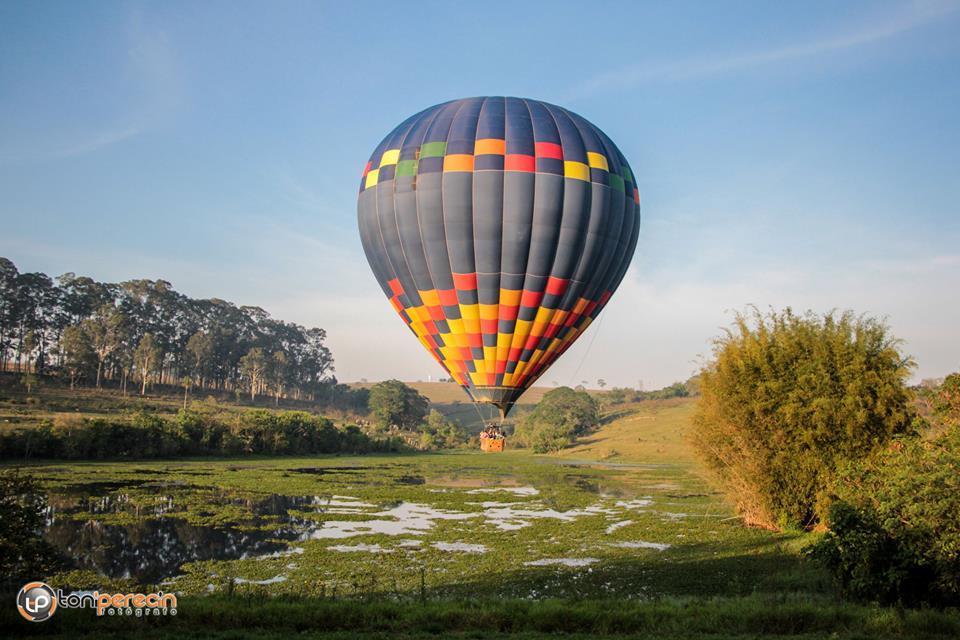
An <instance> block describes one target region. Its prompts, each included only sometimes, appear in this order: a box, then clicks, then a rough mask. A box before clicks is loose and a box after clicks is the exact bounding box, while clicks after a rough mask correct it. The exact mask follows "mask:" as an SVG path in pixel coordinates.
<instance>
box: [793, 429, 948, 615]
mask: <svg viewBox="0 0 960 640" xmlns="http://www.w3.org/2000/svg"><path fill="white" fill-rule="evenodd" d="M831 498H832V504H831V506H830V511H829V518H828V524H829V527H830V530H829V531H828V532H827V533H826V534H825V535H824V537H823V538H822V539H821V540H820V541H819V542H818V543H817V544H816V545H815V546H814V547H812V549H811V554H812V555H813V557H815V558H817V559H819V560H820V561H822V562H823V563H824V564H825V565H826V566H827V567H828V568H829V569H830V570H831V572H832V573H833V575H834V576H835V578H836V581H837V583H838V585H839V587H840V589H841V590H842V591H843V592H844V593H845V594H846V595H848V596H851V597H854V598H858V599H865V600H875V601H880V602H883V603H901V604H905V605H918V604H933V605H941V606H942V605H960V426H953V427H951V428H950V429H949V430H948V431H946V432H945V433H943V434H941V435H940V436H938V437H936V438H933V439H929V440H928V439H924V438H921V437H918V436H914V437H910V438H904V439H901V440H898V441H896V442H895V443H893V444H892V446H890V447H888V448H885V449H883V450H881V451H878V452H876V453H875V454H874V455H873V456H871V457H869V458H867V459H866V460H863V461H860V462H856V463H851V464H849V465H846V466H845V467H844V468H843V469H842V470H841V471H840V473H838V475H837V477H836V478H835V480H834V482H833V483H832V496H831Z"/></svg>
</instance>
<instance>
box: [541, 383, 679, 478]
mask: <svg viewBox="0 0 960 640" xmlns="http://www.w3.org/2000/svg"><path fill="white" fill-rule="evenodd" d="M695 406H696V399H695V398H671V399H669V400H645V401H643V402H635V403H631V404H624V405H617V406H615V407H612V408H610V409H609V410H608V411H607V413H606V414H605V416H604V418H603V423H602V424H601V426H600V428H599V429H598V430H597V431H596V432H594V433H592V434H590V435H589V436H586V437H584V438H581V439H580V440H579V441H578V442H577V444H576V445H574V446H573V447H570V448H567V449H564V450H563V451H561V452H559V453H558V454H556V455H557V456H559V457H561V458H571V459H582V460H607V461H611V462H645V463H651V462H653V463H692V462H694V461H695V457H694V455H693V450H692V448H691V446H690V442H689V440H688V437H687V436H688V433H689V430H690V419H691V418H692V416H693V412H694V408H695Z"/></svg>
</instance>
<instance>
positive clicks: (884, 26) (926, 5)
mask: <svg viewBox="0 0 960 640" xmlns="http://www.w3.org/2000/svg"><path fill="white" fill-rule="evenodd" d="M958 9H960V2H957V1H956V0H932V1H929V2H923V1H917V2H913V3H910V4H907V5H904V6H903V7H902V8H900V9H899V10H898V11H896V12H895V13H893V14H892V15H885V16H881V17H879V18H873V19H872V20H869V21H867V22H865V23H864V24H861V25H859V26H857V27H856V28H854V29H851V30H850V31H848V32H846V33H841V34H839V35H832V36H824V37H822V38H819V39H816V40H811V41H809V42H801V43H798V44H792V45H785V46H782V47H777V48H772V49H766V50H761V51H750V52H746V53H738V54H728V55H723V54H718V55H710V56H704V57H698V58H692V59H689V60H677V61H665V62H645V63H641V64H637V65H631V66H627V67H622V68H620V69H616V70H614V71H608V72H605V73H602V74H599V75H596V76H594V77H593V78H591V79H589V80H588V81H586V82H584V83H583V84H580V85H579V86H576V87H574V89H573V90H572V91H571V93H570V94H569V95H568V96H567V99H568V100H575V99H577V98H583V97H588V96H591V95H594V94H597V93H602V92H605V91H611V90H618V89H625V88H629V87H632V86H636V85H638V84H641V83H643V82H650V81H682V80H690V79H696V78H702V77H709V76H715V75H721V74H726V73H733V72H736V71H742V70H747V69H753V68H757V67H762V66H766V65H772V64H777V63H783V62H791V61H795V60H801V59H805V58H813V57H816V56H823V55H826V54H831V53H837V52H841V51H844V50H847V49H854V48H856V47H861V46H865V45H869V44H873V43H876V42H880V41H883V40H887V39H889V38H893V37H896V36H898V35H900V34H902V33H905V32H907V31H911V30H913V29H917V28H920V27H923V26H926V25H929V24H931V23H933V22H934V21H936V20H938V19H940V18H943V17H944V16H946V15H948V14H950V13H953V12H955V11H957V10H958Z"/></svg>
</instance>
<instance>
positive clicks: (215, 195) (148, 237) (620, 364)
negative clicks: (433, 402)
mask: <svg viewBox="0 0 960 640" xmlns="http://www.w3.org/2000/svg"><path fill="white" fill-rule="evenodd" d="M502 94H507V95H518V96H524V97H531V98H537V99H542V100H547V101H549V102H553V103H556V104H560V105H563V106H565V107H567V108H570V109H572V110H574V111H576V112H578V113H580V114H582V115H583V116H585V117H587V118H588V119H590V120H591V121H593V122H594V123H596V124H597V125H599V126H600V127H601V128H603V129H604V130H605V131H606V132H607V133H608V134H609V135H610V136H611V137H612V138H613V139H614V140H615V141H616V142H617V144H618V145H619V146H620V148H621V149H622V151H623V152H624V154H625V155H626V156H627V158H628V159H629V160H630V162H631V164H632V166H633V168H634V170H635V173H636V174H637V177H638V182H639V186H640V192H641V197H642V215H643V224H642V229H641V236H640V243H639V247H638V250H637V255H636V257H635V258H634V263H633V267H632V269H631V272H630V273H629V274H628V276H627V278H626V279H625V281H624V284H623V285H622V286H621V290H620V291H619V292H618V294H617V295H616V296H615V298H614V300H613V301H612V302H611V303H610V305H609V307H608V308H607V310H606V311H605V312H604V314H603V315H602V316H601V319H602V321H598V322H597V323H595V324H594V326H593V327H591V329H590V331H589V332H588V334H587V335H586V336H584V337H583V338H582V339H581V340H580V342H579V343H578V344H577V345H576V346H575V347H574V348H572V349H571V350H570V351H569V352H568V353H567V354H566V355H565V356H564V357H563V358H562V359H561V360H560V361H559V362H558V363H557V364H556V365H555V366H554V368H553V370H551V371H550V372H548V373H547V375H546V376H545V378H544V381H545V382H546V383H548V384H550V383H552V382H554V381H556V382H558V383H560V384H571V383H573V384H576V383H578V382H580V381H581V380H589V381H591V382H592V381H595V380H596V379H597V378H598V377H603V378H606V380H607V381H608V382H610V383H612V384H620V385H631V386H635V385H636V384H638V382H639V381H640V380H643V381H644V384H645V386H646V387H647V388H651V387H654V386H661V385H663V384H668V383H670V382H672V381H673V380H675V379H682V378H685V377H686V376H687V375H689V374H690V372H691V371H692V370H693V369H694V368H695V367H696V366H697V363H698V362H699V358H701V357H703V356H705V355H707V354H708V353H709V350H710V342H709V341H710V338H711V336H714V335H716V334H717V333H718V331H719V329H720V327H722V326H724V325H726V324H727V323H728V322H729V320H730V318H731V313H732V311H733V310H737V309H743V308H744V306H745V305H747V304H756V305H758V306H760V307H761V308H763V307H766V306H768V305H773V306H776V307H782V306H785V305H792V306H794V307H795V308H798V309H806V308H812V309H815V310H821V311H825V310H829V309H831V308H852V309H854V310H856V311H858V312H866V313H869V314H872V315H881V316H886V317H887V318H888V321H889V323H890V325H891V326H892V327H893V329H894V331H895V333H896V334H897V335H899V336H901V337H902V338H903V339H904V340H905V343H906V344H905V348H906V350H907V352H908V353H910V354H912V355H913V356H914V357H915V358H916V359H917V361H918V364H919V368H918V370H917V377H918V378H920V377H931V376H941V375H944V374H945V373H947V372H949V371H954V370H957V369H960V331H958V327H960V294H958V292H960V204H958V203H960V118H958V117H957V113H958V112H960V107H958V105H960V3H957V2H920V3H910V2H843V3H838V2H798V3H793V4H792V5H788V4H787V3H768V2H757V3H747V2H724V3H713V2H702V3H683V2H680V3H673V2H671V3H624V2H600V1H597V2H590V3H584V2H576V3H573V2H571V3H565V2H549V3H548V2H516V1H515V0H514V1H512V2H504V3H497V2H484V3H466V2H462V3H461V2H437V3H431V2H417V3H378V2H369V3H322V2H303V3H301V2H289V1H284V2H273V3H267V2H259V3H250V2H246V3H243V2H203V3H195V2H189V3H187V2H168V3H137V2H130V3H112V2H88V3H71V2H19V3H14V2H6V3H2V4H0V255H4V256H6V257H9V258H10V259H12V260H13V261H14V262H16V263H17V265H18V266H19V267H20V268H21V270H31V271H33V270H35V271H44V272H46V273H50V274H52V275H56V274H59V273H62V272H65V271H75V272H77V273H82V274H86V275H91V276H93V277H96V278H98V279H104V280H123V279H129V278H134V277H151V278H161V277H162V278H165V279H168V280H170V281H171V282H173V284H174V286H175V287H176V288H177V289H178V290H180V291H182V292H184V293H187V294H189V295H191V296H195V297H212V296H216V297H222V298H226V299H229V300H233V301H235V302H237V303H241V304H256V305H260V306H262V307H264V308H265V309H267V310H268V311H269V312H271V313H272V314H273V315H274V316H276V317H280V318H283V319H286V320H294V321H297V322H300V323H303V324H308V325H315V326H322V327H324V328H326V329H327V330H328V332H329V342H330V346H331V347H332V349H333V351H334V355H335V357H336V360H337V371H338V375H339V377H340V378H341V379H342V380H356V379H359V378H369V379H378V378H384V377H398V378H401V379H408V380H415V379H426V378H427V377H428V376H430V375H433V376H437V375H439V374H440V373H441V372H440V370H439V368H438V367H437V365H436V363H435V362H434V361H433V360H432V359H431V358H430V357H429V356H428V355H427V354H426V353H425V352H422V350H421V347H420V346H419V344H417V343H416V341H415V340H414V339H413V337H412V336H411V335H410V334H409V333H408V332H407V330H406V329H405V328H404V327H403V326H402V324H401V323H400V322H399V320H398V319H397V318H396V317H395V315H394V314H393V312H392V311H391V310H390V308H389V306H388V304H387V302H386V301H385V300H384V299H382V294H381V292H380V290H379V288H378V287H377V285H376V283H375V282H374V280H373V277H372V276H371V275H369V273H368V269H367V265H366V263H365V261H364V258H363V254H362V250H361V247H360V241H359V238H358V237H357V232H356V221H355V216H356V213H355V198H356V187H357V183H358V176H359V174H360V172H361V170H362V167H363V165H364V163H365V162H366V160H367V157H368V156H369V154H370V152H371V150H372V149H373V147H374V146H375V145H376V144H377V143H378V142H379V140H380V139H381V138H382V137H383V136H384V135H385V134H386V133H387V132H388V131H389V130H390V129H391V128H392V127H393V126H394V125H395V124H397V123H398V122H399V121H400V120H402V119H404V118H405V117H406V116H408V115H410V114H412V113H414V112H415V111H417V110H419V109H422V108H424V107H426V106H429V105H431V104H435V103H437V102H441V101H444V100H448V99H452V98H459V97H465V96H473V95H502ZM370 336H378V338H377V339H375V340H371V338H370Z"/></svg>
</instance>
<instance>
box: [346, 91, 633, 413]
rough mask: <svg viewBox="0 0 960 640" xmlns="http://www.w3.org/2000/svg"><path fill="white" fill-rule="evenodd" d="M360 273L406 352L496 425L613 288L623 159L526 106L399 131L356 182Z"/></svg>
mask: <svg viewBox="0 0 960 640" xmlns="http://www.w3.org/2000/svg"><path fill="white" fill-rule="evenodd" d="M357 217H358V222H359V227H360V237H361V240H362V243H363V248H364V251H365V253H366V257H367V261H368V262H369V263H370V267H371V269H372V270H373V273H374V275H375V277H376V279H377V282H379V283H380V286H381V287H382V288H383V291H384V293H385V294H386V296H387V298H388V299H389V300H390V304H391V305H393V308H394V310H395V311H396V312H397V313H398V314H399V315H400V317H401V318H402V319H403V321H404V322H405V323H406V324H407V326H408V327H409V328H410V329H411V330H412V331H413V333H414V335H416V337H417V339H418V340H419V341H420V343H421V344H422V345H423V346H424V347H425V348H426V349H427V351H429V352H430V354H431V355H432V356H433V357H434V358H435V359H436V360H437V361H438V362H439V363H440V365H441V366H442V367H443V368H444V369H446V371H447V372H448V373H449V374H450V377H452V378H453V380H455V381H456V382H457V383H459V384H460V385H461V386H462V387H463V388H464V389H465V390H466V392H467V394H469V396H470V397H471V398H472V399H473V401H474V402H477V403H490V404H493V405H495V406H496V407H498V408H499V409H500V413H501V418H502V417H503V416H505V415H506V414H507V413H508V412H509V411H510V408H511V407H512V406H513V404H514V403H515V402H516V401H517V399H518V398H519V397H520V396H521V394H523V392H524V391H525V390H526V389H527V388H529V387H530V385H532V384H533V383H534V382H535V381H536V380H537V378H539V377H540V376H541V375H542V374H543V373H544V371H546V369H547V368H548V367H549V366H550V365H551V364H552V363H553V362H554V361H555V360H556V359H557V358H558V357H559V356H560V355H561V354H562V353H563V352H564V351H565V350H566V349H567V348H569V347H570V345H571V344H573V342H574V341H575V340H576V339H577V337H579V336H580V335H581V334H583V332H584V330H585V329H586V328H587V327H588V326H589V325H590V323H591V322H592V321H593V320H594V319H595V318H596V317H597V315H598V314H599V313H600V311H601V309H603V307H604V305H606V303H607V301H608V300H609V299H610V296H611V295H612V294H613V292H614V291H615V290H616V289H617V286H618V285H619V284H620V281H621V280H622V279H623V277H624V274H625V273H626V270H627V267H628V265H629V264H630V260H631V258H632V256H633V253H634V249H635V248H636V244H637V236H638V233H639V229H640V197H639V194H638V191H637V186H636V181H635V179H634V175H633V173H632V172H631V171H630V167H629V165H628V164H627V161H626V159H625V158H624V157H623V154H621V153H620V151H619V149H617V147H616V146H615V145H614V144H613V142H612V141H611V140H610V138H608V137H607V136H606V134H604V133H603V132H602V131H601V130H600V129H598V128H597V127H596V126H594V125H593V124H591V123H590V122H588V121H587V120H585V119H584V118H582V117H580V116H579V115H577V114H575V113H572V112H570V111H568V110H566V109H563V108H561V107H557V106H554V105H551V104H547V103H545V102H540V101H538V100H528V99H523V98H504V97H481V98H467V99H464V100H453V101H451V102H445V103H443V104H438V105H436V106H433V107H430V108H429V109H425V110H424V111H421V112H420V113H418V114H416V115H414V116H412V117H410V118H408V119H407V120H405V121H404V122H403V123H401V124H400V125H399V126H398V127H397V128H396V129H394V130H393V131H392V132H390V134H389V135H387V137H386V138H384V139H383V141H382V142H381V143H380V144H379V145H378V146H377V148H376V149H375V150H374V152H373V154H372V155H371V156H370V161H369V162H367V165H366V167H364V169H363V176H362V178H361V180H360V195H359V198H358V202H357Z"/></svg>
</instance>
